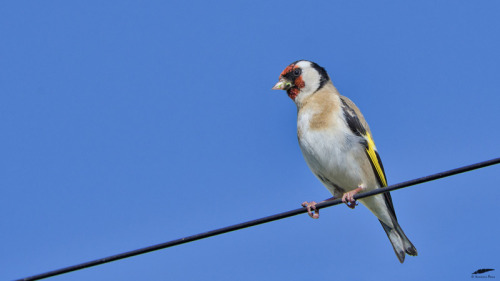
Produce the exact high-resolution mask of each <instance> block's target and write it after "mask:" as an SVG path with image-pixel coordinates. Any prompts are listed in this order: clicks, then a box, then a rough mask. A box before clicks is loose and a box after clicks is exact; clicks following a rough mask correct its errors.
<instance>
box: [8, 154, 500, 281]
mask: <svg viewBox="0 0 500 281" xmlns="http://www.w3.org/2000/svg"><path fill="white" fill-rule="evenodd" d="M498 163H500V158H494V159H491V160H487V161H483V162H479V163H476V164H472V165H467V166H463V167H460V168H456V169H453V170H448V171H444V172H440V173H436V174H432V175H429V176H425V177H421V178H417V179H413V180H409V181H405V182H402V183H398V184H393V185H390V186H387V187H385V188H379V189H375V190H371V191H367V192H363V193H361V194H357V195H355V196H354V199H361V198H365V197H368V196H373V195H376V194H381V193H384V192H389V191H393V190H396V189H401V188H405V187H408V186H412V185H417V184H421V183H424V182H429V181H433V180H437V179H441V178H445V177H449V176H453V175H456V174H461V173H465V172H469V171H472V170H476V169H480V168H484V167H487V166H491V165H495V164H498ZM340 203H342V200H341V199H340V198H339V199H334V200H330V201H325V202H322V203H318V204H316V208H318V209H320V208H326V207H330V206H334V205H338V204H340ZM302 213H307V209H306V208H305V207H304V208H298V209H294V210H290V211H287V212H283V213H279V214H275V215H271V216H267V217H263V218H260V219H255V220H251V221H247V222H243V223H238V224H234V225H230V226H226V227H223V228H219V229H214V230H211V231H207V232H203V233H199V234H195V235H191V236H186V237H184V238H180V239H176V240H172V241H168V242H164V243H160V244H156V245H152V246H149V247H145V248H140V249H137V250H132V251H128V252H124V253H121V254H116V255H112V256H108V257H105V258H100V259H96V260H92V261H88V262H84V263H80V264H76V265H72V266H68V267H64V268H61V269H56V270H52V271H48V272H45V273H41V274H37V275H33V276H30V277H26V278H21V279H17V280H15V281H28V280H40V279H43V278H48V277H52V276H56V275H61V274H64V273H68V272H71V271H75V270H80V269H84V268H88V267H92V266H96V265H100V264H104V263H108V262H112V261H116V260H121V259H125V258H129V257H133V256H137V255H141V254H145V253H149V252H153V251H157V250H161V249H165V248H169V247H173V246H177V245H180V244H184V243H188V242H192V241H196V240H200V239H203V238H208V237H212V236H216V235H219V234H223V233H227V232H231V231H235V230H239V229H243V228H247V227H251V226H255V225H259V224H264V223H268V222H272V221H276V220H280V219H284V218H288V217H292V216H296V215H299V214H302Z"/></svg>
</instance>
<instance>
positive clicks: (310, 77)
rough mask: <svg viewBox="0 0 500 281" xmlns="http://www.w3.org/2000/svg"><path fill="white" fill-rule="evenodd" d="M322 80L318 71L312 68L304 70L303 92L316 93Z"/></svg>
mask: <svg viewBox="0 0 500 281" xmlns="http://www.w3.org/2000/svg"><path fill="white" fill-rule="evenodd" d="M320 78H321V77H320V76H319V73H318V72H317V71H316V69H314V68H312V67H308V68H305V69H302V81H304V83H305V87H304V88H303V89H302V91H304V92H307V93H309V92H315V91H316V90H317V89H318V87H319V82H320Z"/></svg>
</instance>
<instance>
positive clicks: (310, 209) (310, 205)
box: [302, 197, 335, 219]
mask: <svg viewBox="0 0 500 281" xmlns="http://www.w3.org/2000/svg"><path fill="white" fill-rule="evenodd" d="M333 199H335V197H331V198H328V199H325V200H323V201H321V202H319V203H323V202H325V201H330V200H333ZM316 204H318V203H316V202H314V201H311V202H307V201H306V202H304V203H302V207H306V208H307V214H308V215H309V216H310V217H311V218H313V219H318V218H319V209H318V208H316Z"/></svg>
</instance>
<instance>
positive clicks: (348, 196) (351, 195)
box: [342, 185, 364, 209]
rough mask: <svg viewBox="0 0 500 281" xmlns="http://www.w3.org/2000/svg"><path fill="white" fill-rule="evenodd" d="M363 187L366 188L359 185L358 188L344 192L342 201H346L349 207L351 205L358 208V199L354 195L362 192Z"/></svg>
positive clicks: (352, 207)
mask: <svg viewBox="0 0 500 281" xmlns="http://www.w3.org/2000/svg"><path fill="white" fill-rule="evenodd" d="M363 189H364V187H363V186H362V185H360V186H358V188H356V189H354V190H351V191H349V192H346V193H344V195H342V202H344V203H345V204H346V205H347V207H349V208H351V209H354V208H356V206H357V205H358V204H357V203H356V200H355V199H354V195H356V194H357V193H358V192H360V191H361V190H363Z"/></svg>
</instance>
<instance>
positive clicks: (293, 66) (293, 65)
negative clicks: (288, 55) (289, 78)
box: [280, 64, 296, 77]
mask: <svg viewBox="0 0 500 281" xmlns="http://www.w3.org/2000/svg"><path fill="white" fill-rule="evenodd" d="M295 68H296V67H295V64H290V65H289V66H287V67H286V68H285V70H283V72H281V74H280V77H281V76H285V75H286V74H287V73H289V72H292V71H293V70H294V69H295Z"/></svg>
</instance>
